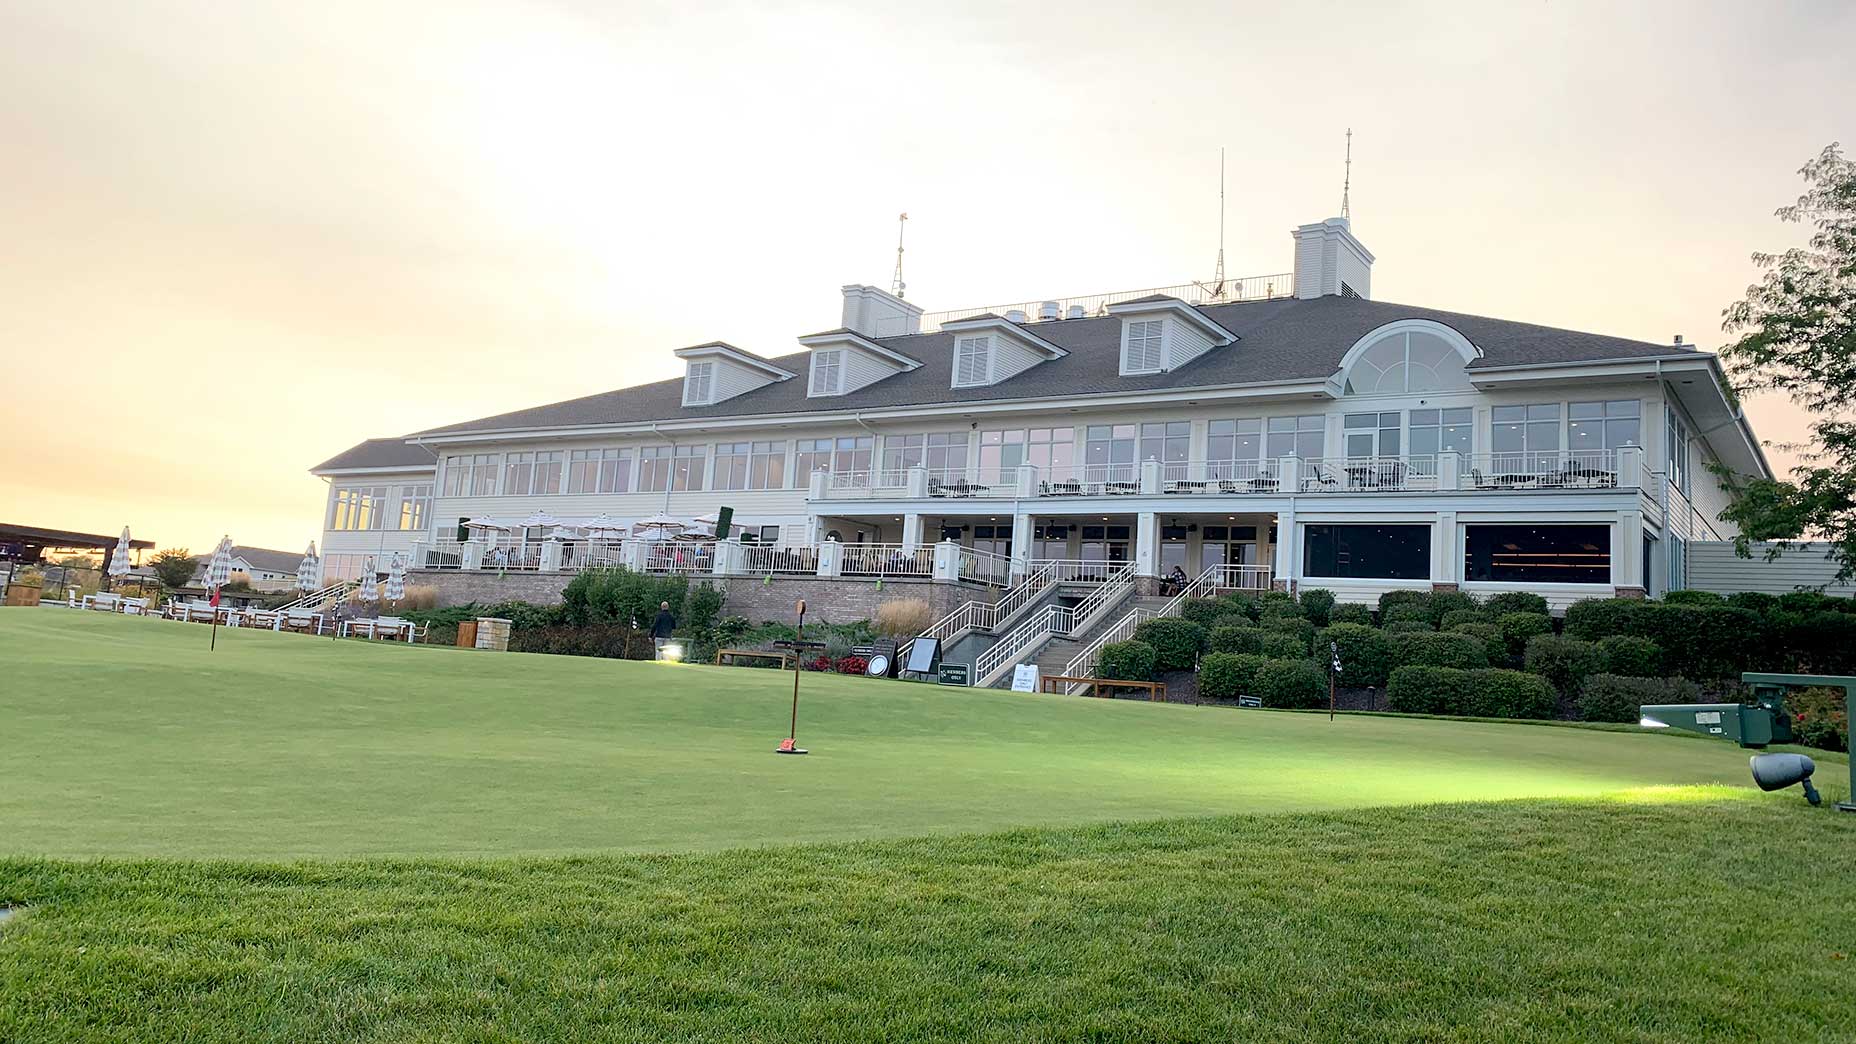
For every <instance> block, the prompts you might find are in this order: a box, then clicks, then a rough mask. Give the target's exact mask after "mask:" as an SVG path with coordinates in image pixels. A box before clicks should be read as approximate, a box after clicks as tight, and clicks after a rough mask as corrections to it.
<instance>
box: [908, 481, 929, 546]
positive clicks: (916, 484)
mask: <svg viewBox="0 0 1856 1044" xmlns="http://www.w3.org/2000/svg"><path fill="white" fill-rule="evenodd" d="M907 484H908V487H909V488H908V493H909V496H910V497H912V498H914V499H918V500H919V499H921V498H923V497H926V496H927V495H928V469H927V468H924V467H922V466H921V465H920V464H913V465H910V467H909V477H908V483H907ZM918 539H919V537H918ZM904 542H905V543H907V538H906V537H905V538H904ZM910 546H914V545H912V544H911V545H910Z"/></svg>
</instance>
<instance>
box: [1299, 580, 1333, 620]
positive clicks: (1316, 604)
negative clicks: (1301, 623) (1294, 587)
mask: <svg viewBox="0 0 1856 1044" xmlns="http://www.w3.org/2000/svg"><path fill="white" fill-rule="evenodd" d="M1333 614H1334V592H1332V591H1329V590H1326V589H1325V588H1320V587H1313V588H1310V589H1308V590H1306V591H1303V592H1302V615H1303V616H1306V617H1308V620H1309V622H1310V623H1312V624H1314V625H1315V626H1316V627H1326V626H1327V625H1328V624H1329V623H1331V622H1332V621H1333Z"/></svg>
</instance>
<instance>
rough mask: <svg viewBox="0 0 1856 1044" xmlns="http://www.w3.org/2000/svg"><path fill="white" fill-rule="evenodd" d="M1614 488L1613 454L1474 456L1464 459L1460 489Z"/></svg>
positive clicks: (1569, 452) (1567, 452)
mask: <svg viewBox="0 0 1856 1044" xmlns="http://www.w3.org/2000/svg"><path fill="white" fill-rule="evenodd" d="M1617 484H1618V467H1617V454H1616V452H1615V451H1613V450H1546V451H1538V452H1535V451H1527V452H1512V453H1478V454H1474V455H1471V456H1468V457H1465V458H1464V465H1463V475H1462V481H1461V482H1460V483H1459V485H1461V487H1462V488H1464V489H1610V488H1613V487H1615V486H1616V485H1617Z"/></svg>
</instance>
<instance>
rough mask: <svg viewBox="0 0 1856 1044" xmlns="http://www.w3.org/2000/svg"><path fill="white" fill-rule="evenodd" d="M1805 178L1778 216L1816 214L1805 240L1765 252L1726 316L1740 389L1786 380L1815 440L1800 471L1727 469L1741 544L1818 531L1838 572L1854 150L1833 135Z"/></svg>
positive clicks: (1855, 391)
mask: <svg viewBox="0 0 1856 1044" xmlns="http://www.w3.org/2000/svg"><path fill="white" fill-rule="evenodd" d="M1799 173H1800V174H1801V175H1803V176H1804V180H1805V183H1806V185H1807V188H1806V190H1805V193H1804V195H1802V196H1799V197H1798V201H1797V202H1796V203H1794V204H1792V205H1790V206H1785V207H1780V208H1779V209H1778V211H1777V215H1778V217H1779V218H1780V220H1783V221H1789V222H1794V223H1799V224H1807V225H1809V226H1810V228H1811V230H1812V231H1811V236H1810V240H1809V241H1808V243H1807V245H1805V246H1802V247H1794V248H1792V249H1790V250H1787V251H1785V252H1784V253H1782V254H1765V253H1759V254H1754V255H1753V263H1754V264H1755V265H1758V266H1759V267H1760V268H1762V269H1764V270H1765V275H1764V276H1762V277H1761V279H1760V281H1759V282H1757V283H1754V284H1753V285H1752V286H1749V287H1747V291H1746V297H1745V298H1743V299H1741V300H1740V301H1738V302H1736V303H1735V304H1733V305H1732V306H1730V307H1729V308H1728V309H1727V310H1726V312H1725V313H1724V314H1725V321H1724V322H1723V323H1722V324H1721V325H1722V329H1724V330H1725V331H1726V332H1727V333H1729V334H1734V335H1738V339H1737V340H1735V341H1734V342H1733V343H1731V344H1729V345H1727V346H1726V347H1724V348H1722V349H1721V359H1722V361H1723V362H1724V363H1726V366H1727V370H1728V374H1729V376H1730V379H1731V380H1732V382H1733V384H1734V389H1735V391H1737V392H1741V393H1745V392H1751V391H1779V392H1784V393H1785V394H1786V395H1788V396H1789V397H1790V398H1791V400H1792V402H1793V403H1795V404H1797V406H1798V407H1799V408H1800V409H1802V410H1804V411H1805V412H1806V413H1807V414H1809V415H1810V416H1811V417H1812V418H1813V419H1812V421H1811V440H1812V445H1811V446H1810V447H1808V448H1807V449H1806V451H1805V453H1804V455H1803V457H1802V462H1801V463H1800V464H1799V465H1798V466H1797V467H1795V468H1793V469H1792V477H1791V479H1790V480H1789V481H1788V480H1784V479H1744V478H1737V477H1735V476H1732V475H1729V474H1726V473H1725V472H1721V474H1722V476H1723V481H1724V482H1725V484H1726V486H1727V490H1728V493H1729V495H1730V496H1731V497H1732V502H1731V503H1730V504H1729V505H1728V507H1727V509H1726V510H1724V511H1722V512H1721V518H1722V519H1724V520H1726V521H1729V522H1733V523H1735V524H1736V525H1738V526H1739V527H1740V535H1739V536H1738V537H1736V538H1735V540H1734V544H1735V548H1736V550H1737V551H1738V552H1739V553H1740V555H1741V556H1742V557H1751V554H1752V549H1751V545H1752V543H1753V542H1754V541H1772V542H1773V546H1772V548H1771V549H1770V550H1769V551H1768V552H1767V555H1766V557H1767V558H1768V559H1772V558H1777V557H1778V556H1779V555H1780V554H1782V553H1784V552H1785V551H1789V550H1792V549H1794V548H1795V547H1796V546H1797V545H1796V543H1795V542H1796V541H1797V540H1798V539H1799V538H1801V537H1803V536H1805V535H1807V534H1809V535H1812V536H1814V537H1816V538H1819V539H1823V540H1826V541H1828V542H1829V544H1830V552H1829V557H1830V558H1831V560H1833V561H1835V562H1836V563H1837V566H1838V571H1837V579H1838V580H1839V581H1843V580H1848V579H1850V578H1851V577H1852V576H1856V419H1852V418H1851V403H1852V402H1856V161H1852V160H1849V159H1846V158H1845V157H1844V155H1843V153H1842V151H1841V149H1840V148H1839V147H1838V145H1837V143H1836V142H1832V143H1831V144H1830V145H1828V146H1826V147H1825V148H1824V151H1823V152H1821V153H1819V154H1818V155H1817V157H1816V158H1815V159H1813V160H1811V162H1809V163H1806V164H1805V165H1804V166H1803V167H1802V168H1800V169H1799Z"/></svg>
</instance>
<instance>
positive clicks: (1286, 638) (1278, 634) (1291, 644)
mask: <svg viewBox="0 0 1856 1044" xmlns="http://www.w3.org/2000/svg"><path fill="white" fill-rule="evenodd" d="M1301 622H1303V623H1307V621H1306V620H1304V621H1301ZM1258 649H1259V650H1260V651H1261V652H1262V653H1263V655H1264V656H1267V657H1269V658H1270V659H1272V660H1299V659H1302V658H1303V657H1306V656H1307V655H1308V643H1307V642H1305V641H1303V640H1301V639H1300V638H1298V637H1296V636H1295V635H1293V634H1287V633H1285V632H1282V631H1264V632H1263V640H1262V642H1261V643H1259V645H1258Z"/></svg>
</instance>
